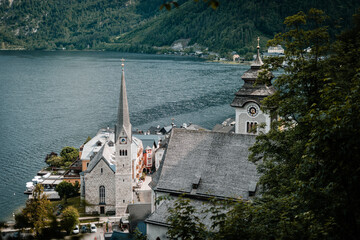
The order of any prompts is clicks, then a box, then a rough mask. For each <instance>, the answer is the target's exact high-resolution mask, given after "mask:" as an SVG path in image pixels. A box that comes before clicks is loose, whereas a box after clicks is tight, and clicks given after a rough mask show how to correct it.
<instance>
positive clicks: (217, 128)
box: [212, 124, 235, 133]
mask: <svg viewBox="0 0 360 240" xmlns="http://www.w3.org/2000/svg"><path fill="white" fill-rule="evenodd" d="M212 131H213V132H223V133H230V132H235V125H233V126H231V125H230V126H223V125H222V124H216V125H215V126H214V127H213V129H212Z"/></svg>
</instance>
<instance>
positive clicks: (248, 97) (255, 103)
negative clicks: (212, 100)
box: [231, 38, 275, 134]
mask: <svg viewBox="0 0 360 240" xmlns="http://www.w3.org/2000/svg"><path fill="white" fill-rule="evenodd" d="M257 40H258V45H257V55H256V59H255V61H254V62H253V63H252V64H251V68H250V69H249V70H247V71H246V72H245V73H244V74H243V75H242V76H241V78H242V79H243V80H244V85H243V86H242V87H241V88H240V89H239V91H238V92H237V93H235V98H234V100H233V102H232V103H231V106H232V107H233V108H235V133H241V134H258V132H259V126H260V124H262V123H265V124H266V126H265V132H268V131H269V130H270V124H271V118H270V116H269V114H266V113H264V112H263V111H262V110H261V109H260V106H261V104H260V102H261V100H262V99H264V98H265V97H267V96H269V95H272V94H273V93H274V92H275V89H274V87H273V86H272V85H266V84H265V83H264V84H261V83H257V84H256V85H254V84H255V81H256V78H257V77H258V74H259V72H260V71H263V70H261V69H260V68H261V66H262V65H263V64H264V63H263V61H262V60H261V57H260V42H259V41H260V38H258V39H257ZM273 77H274V76H273V75H272V74H271V73H270V74H269V80H271V79H272V78H273ZM269 82H270V81H269Z"/></svg>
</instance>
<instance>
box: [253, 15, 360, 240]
mask: <svg viewBox="0 0 360 240" xmlns="http://www.w3.org/2000/svg"><path fill="white" fill-rule="evenodd" d="M326 19H327V18H326V17H325V16H324V14H323V12H322V11H320V10H315V9H311V10H310V11H309V13H308V14H304V13H302V12H300V13H298V14H296V15H294V16H291V17H288V18H286V20H285V24H286V26H287V29H288V31H287V32H285V33H280V34H278V35H276V37H275V39H274V40H272V41H270V44H282V45H283V46H285V48H286V50H285V58H283V59H271V60H269V62H268V65H266V67H267V68H268V69H271V70H277V69H278V68H279V67H281V66H283V65H281V64H279V63H281V62H282V61H284V60H285V61H286V63H287V64H286V65H285V67H284V72H285V73H284V74H283V75H281V76H279V77H278V78H277V79H276V80H275V83H274V85H275V87H276V89H277V91H276V93H275V94H274V95H272V96H270V97H268V98H267V99H265V101H263V104H264V108H265V110H267V111H270V110H271V111H272V112H273V114H275V115H277V116H279V117H280V119H279V121H277V122H276V123H274V124H273V126H272V128H271V130H270V132H269V133H268V134H266V135H260V136H259V137H258V138H257V142H256V144H255V145H254V146H253V147H252V149H251V150H252V155H251V156H250V159H251V160H252V161H254V162H256V163H258V169H259V171H260V173H261V174H262V176H261V178H260V184H261V185H262V188H263V193H262V198H261V199H260V200H258V201H257V205H256V207H257V208H258V209H259V212H260V210H261V212H262V214H258V215H256V216H255V218H254V219H253V221H254V224H258V226H262V227H264V228H263V229H262V231H263V232H266V231H267V232H266V234H265V235H267V236H274V238H289V239H323V238H327V239H356V238H357V237H358V236H359V225H360V222H359V219H360V207H359V206H360V205H359V196H360V190H359V187H358V185H359V179H360V169H359V165H358V162H357V160H358V159H360V154H359V141H358V140H357V139H358V138H357V136H358V135H359V133H360V128H359V126H360V125H359V121H358V120H357V119H359V117H360V109H359V104H358V103H359V99H360V95H359V94H360V91H359V86H360V80H359V79H360V78H359V71H360V61H359V57H360V54H359V46H360V38H359V26H360V21H359V15H357V16H356V17H355V27H354V28H353V29H352V30H350V31H348V32H346V33H344V34H343V35H341V36H340V37H339V40H338V41H337V42H336V43H335V44H332V45H330V44H329V34H328V28H327V27H326V26H325V25H324V23H325V22H326ZM355 159H357V160H355ZM268 226H271V229H269V228H268Z"/></svg>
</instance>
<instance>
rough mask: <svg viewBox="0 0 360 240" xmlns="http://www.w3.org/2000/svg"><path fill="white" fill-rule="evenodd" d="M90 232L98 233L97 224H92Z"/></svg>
mask: <svg viewBox="0 0 360 240" xmlns="http://www.w3.org/2000/svg"><path fill="white" fill-rule="evenodd" d="M90 232H92V233H96V226H95V224H93V223H92V224H91V226H90Z"/></svg>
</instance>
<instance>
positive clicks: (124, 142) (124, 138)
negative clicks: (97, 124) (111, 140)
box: [119, 137, 127, 144]
mask: <svg viewBox="0 0 360 240" xmlns="http://www.w3.org/2000/svg"><path fill="white" fill-rule="evenodd" d="M119 142H120V144H126V143H127V139H126V137H122V138H120V141H119Z"/></svg>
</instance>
